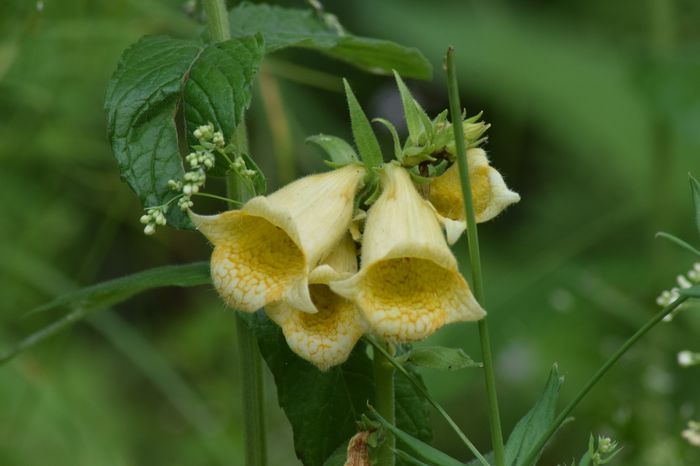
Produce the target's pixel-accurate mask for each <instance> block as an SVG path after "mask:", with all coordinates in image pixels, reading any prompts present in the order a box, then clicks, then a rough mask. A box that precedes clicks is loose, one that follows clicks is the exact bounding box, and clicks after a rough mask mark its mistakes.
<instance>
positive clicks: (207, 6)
mask: <svg viewBox="0 0 700 466" xmlns="http://www.w3.org/2000/svg"><path fill="white" fill-rule="evenodd" d="M204 11H206V13H207V25H208V26H209V32H210V33H211V38H212V42H223V41H225V40H229V39H230V38H231V31H230V30H229V26H228V15H227V14H226V3H225V2H224V0H204Z"/></svg>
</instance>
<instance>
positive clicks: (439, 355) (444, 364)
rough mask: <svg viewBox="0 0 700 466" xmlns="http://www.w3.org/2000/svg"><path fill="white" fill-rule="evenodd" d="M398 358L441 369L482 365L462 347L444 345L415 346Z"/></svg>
mask: <svg viewBox="0 0 700 466" xmlns="http://www.w3.org/2000/svg"><path fill="white" fill-rule="evenodd" d="M396 359H397V360H398V361H400V362H408V363H411V364H415V365H416V366H422V367H428V368H430V369H438V370H441V371H456V370H459V369H464V368H466V367H481V366H482V364H481V363H478V362H475V361H474V360H473V359H472V358H470V357H469V356H468V355H467V354H466V353H465V352H464V351H463V350H462V349H461V348H446V347H444V346H423V347H419V348H413V349H412V350H411V351H409V352H408V353H406V354H403V355H401V356H400V357H398V358H396Z"/></svg>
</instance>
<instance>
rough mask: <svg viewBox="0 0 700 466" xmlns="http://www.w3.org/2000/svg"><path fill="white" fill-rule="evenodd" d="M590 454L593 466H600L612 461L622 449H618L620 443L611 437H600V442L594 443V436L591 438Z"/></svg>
mask: <svg viewBox="0 0 700 466" xmlns="http://www.w3.org/2000/svg"><path fill="white" fill-rule="evenodd" d="M594 443H595V446H594ZM588 452H589V454H590V456H591V464H593V465H594V466H598V465H602V464H607V463H609V462H610V461H612V459H613V457H615V455H617V454H618V453H619V452H620V448H619V447H618V443H617V442H616V441H615V440H612V439H610V438H609V437H601V436H599V437H598V441H597V442H594V440H593V436H591V438H590V441H589V445H588Z"/></svg>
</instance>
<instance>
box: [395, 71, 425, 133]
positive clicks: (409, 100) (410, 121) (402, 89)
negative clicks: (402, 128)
mask: <svg viewBox="0 0 700 466" xmlns="http://www.w3.org/2000/svg"><path fill="white" fill-rule="evenodd" d="M394 78H395V79H396V85H397V86H398V88H399V94H400V95H401V105H403V115H404V118H405V119H406V126H407V127H408V141H409V142H410V143H411V144H418V141H419V140H420V136H421V134H422V133H423V132H424V131H425V129H424V128H423V122H422V121H421V116H420V114H419V110H418V109H419V108H420V105H418V103H417V102H416V100H415V99H414V98H413V95H411V91H409V90H408V87H406V84H405V83H404V82H403V79H401V76H399V73H397V72H396V70H394Z"/></svg>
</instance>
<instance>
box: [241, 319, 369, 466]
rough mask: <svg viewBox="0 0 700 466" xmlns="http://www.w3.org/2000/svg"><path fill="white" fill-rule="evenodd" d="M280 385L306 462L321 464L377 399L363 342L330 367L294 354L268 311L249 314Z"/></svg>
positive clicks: (308, 465) (280, 397) (296, 444)
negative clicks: (321, 368) (368, 406)
mask: <svg viewBox="0 0 700 466" xmlns="http://www.w3.org/2000/svg"><path fill="white" fill-rule="evenodd" d="M244 317H245V318H246V322H247V323H248V325H249V327H250V328H251V330H252V331H253V333H254V334H255V336H256V338H257V339H258V343H259V345H260V352H261V353H262V356H263V358H264V359H265V362H266V363H267V366H268V367H269V368H270V371H271V372H272V375H273V376H274V378H275V384H276V385H277V398H278V401H279V404H280V406H281V407H282V409H283V410H284V412H285V414H286V415H287V419H289V423H290V424H291V426H292V431H293V432H294V448H295V450H296V454H297V457H298V458H299V459H300V460H301V461H302V462H303V463H304V465H305V466H321V465H323V463H324V462H325V461H326V459H327V458H328V457H330V456H331V455H332V454H333V453H334V452H335V451H336V449H337V448H338V447H339V446H340V445H342V444H343V443H344V442H346V441H347V440H348V439H349V438H350V437H352V436H353V435H354V434H355V432H356V430H357V429H356V425H355V421H356V420H357V419H359V418H360V414H362V413H363V412H364V411H365V410H366V408H367V402H368V401H370V402H371V400H373V398H374V380H373V376H372V365H371V361H370V360H369V358H368V357H367V355H366V353H365V348H364V344H363V343H360V344H358V346H357V347H356V348H355V350H354V351H353V352H352V354H351V355H350V358H348V360H347V361H346V362H345V363H344V364H342V365H340V366H336V367H333V368H331V369H329V370H328V371H326V372H321V371H319V370H318V369H317V368H316V367H315V366H313V365H311V364H310V363H309V362H307V361H305V360H303V359H301V358H300V357H299V356H297V355H296V354H294V353H293V352H292V351H291V350H290V349H289V347H288V346H287V342H286V341H285V339H284V336H283V335H282V331H281V330H280V328H279V327H278V326H277V325H275V324H274V323H272V322H271V321H270V320H269V319H268V318H267V317H266V316H265V314H264V313H262V312H258V313H256V314H248V315H245V316H244Z"/></svg>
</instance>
